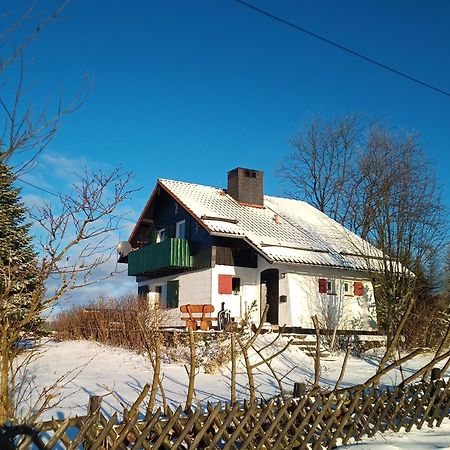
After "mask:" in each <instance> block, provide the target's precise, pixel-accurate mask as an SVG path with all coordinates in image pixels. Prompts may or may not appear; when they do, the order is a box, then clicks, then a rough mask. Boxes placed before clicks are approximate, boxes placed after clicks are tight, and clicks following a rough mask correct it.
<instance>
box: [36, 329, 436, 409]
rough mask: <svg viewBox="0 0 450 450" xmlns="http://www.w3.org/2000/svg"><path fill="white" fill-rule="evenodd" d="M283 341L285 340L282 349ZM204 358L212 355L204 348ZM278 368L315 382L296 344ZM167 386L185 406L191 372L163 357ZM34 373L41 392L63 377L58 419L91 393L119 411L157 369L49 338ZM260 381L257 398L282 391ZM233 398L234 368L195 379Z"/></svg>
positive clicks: (327, 378)
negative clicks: (206, 352)
mask: <svg viewBox="0 0 450 450" xmlns="http://www.w3.org/2000/svg"><path fill="white" fill-rule="evenodd" d="M271 339H272V337H270V336H267V335H264V336H260V337H259V338H258V343H259V344H260V345H262V344H263V343H264V342H267V340H271ZM282 345H283V342H282V339H280V340H279V341H278V342H277V347H276V348H275V349H274V350H273V351H276V349H277V348H279V347H281V346H282ZM178 352H179V354H180V355H179V356H180V358H179V359H182V357H183V353H184V356H186V355H187V352H188V350H187V349H186V348H179V349H178ZM199 353H202V354H201V355H199V356H202V357H203V359H208V355H207V354H205V351H202V352H199ZM431 357H432V355H431V354H424V355H421V356H419V357H416V358H415V359H414V360H411V361H410V362H408V363H407V364H406V365H404V366H403V374H404V376H405V377H406V376H409V375H410V374H411V373H413V372H414V371H415V370H416V369H417V368H419V367H422V366H423V365H424V364H426V363H427V362H428V361H429V360H430V359H431ZM342 360H343V354H339V355H335V356H330V357H326V358H323V359H322V360H321V361H322V376H321V384H322V386H323V387H325V388H332V387H334V385H335V383H336V380H337V378H338V376H339V372H340V370H341V365H342ZM378 361H379V353H378V354H377V353H376V352H374V353H372V354H366V355H365V356H364V357H363V358H356V357H350V358H349V361H348V365H347V370H346V374H345V377H344V382H343V383H342V386H343V387H345V386H349V385H354V384H358V383H361V382H364V381H365V380H367V379H368V378H369V377H370V376H371V375H373V374H374V373H375V371H376V368H377V365H378ZM240 363H241V364H239V365H238V376H237V390H238V397H239V398H241V399H243V398H245V397H248V391H247V385H248V382H247V378H246V375H245V371H244V368H243V365H242V362H240ZM273 367H274V369H275V370H276V372H277V373H280V374H282V373H283V374H284V373H287V372H289V371H291V372H290V373H289V374H288V375H287V376H286V378H285V379H284V380H283V384H284V386H285V388H286V389H287V390H291V389H292V385H293V383H294V382H296V381H297V382H301V381H303V382H306V383H311V382H312V380H313V377H314V367H313V359H312V358H311V357H309V356H307V355H306V354H305V353H304V352H303V351H301V350H299V349H298V348H296V347H295V346H291V347H289V349H288V350H287V351H286V352H284V353H283V354H282V355H281V356H279V357H278V358H277V359H276V360H274V363H273ZM162 371H163V374H164V379H163V384H164V388H165V393H166V396H167V399H168V402H169V404H170V405H171V406H175V407H176V406H178V405H179V404H180V403H181V404H183V403H184V402H185V400H186V391H187V384H188V377H187V371H186V368H185V366H184V364H183V363H182V362H178V363H174V362H173V361H172V362H170V361H169V360H168V358H167V357H165V358H164V362H163V365H162ZM29 375H30V377H31V378H32V380H33V383H34V384H35V386H36V387H37V391H39V390H42V389H43V388H46V387H48V386H51V385H53V384H55V383H56V382H57V380H59V379H61V378H63V379H62V380H61V381H59V384H60V389H59V390H60V392H61V395H62V399H61V400H60V402H59V404H58V405H57V406H55V407H54V408H52V409H51V410H49V411H47V412H46V413H45V418H50V417H51V416H55V417H57V418H62V417H67V416H74V415H83V414H85V413H86V405H87V402H88V398H89V395H103V396H104V400H103V411H104V413H105V414H106V415H108V416H110V415H111V414H113V413H114V412H115V411H117V412H118V413H119V415H120V413H121V412H122V411H123V406H126V405H130V404H131V403H133V401H134V400H135V399H136V398H137V396H138V394H139V393H140V392H141V390H142V388H143V387H144V385H145V384H146V383H150V382H151V376H152V371H151V368H150V363H149V361H148V360H147V359H146V358H145V357H144V356H143V355H139V354H137V353H134V352H132V351H129V350H125V349H121V348H114V347H108V346H105V345H101V344H98V343H95V342H90V341H68V342H56V341H49V342H47V343H46V344H45V345H44V346H43V348H42V351H41V352H40V355H39V356H38V357H37V358H36V359H35V360H34V361H33V362H32V363H31V365H30V367H29ZM401 380H402V378H401V373H400V372H399V371H398V370H394V371H392V372H391V373H389V374H388V375H386V376H385V377H384V378H383V379H382V382H383V384H388V385H396V384H398V383H399V382H400V381H401ZM255 383H256V386H257V389H258V396H259V397H263V398H268V397H271V396H273V395H276V394H279V391H278V385H277V383H276V381H275V380H274V379H273V376H272V375H271V374H270V371H269V369H268V368H267V367H266V366H265V365H262V366H259V367H258V368H257V369H255ZM229 398H230V370H229V367H228V366H225V367H222V368H220V369H218V370H217V371H216V373H214V374H207V373H202V372H200V373H199V374H198V375H197V377H196V399H195V400H196V401H198V402H206V401H211V402H216V401H227V400H229Z"/></svg>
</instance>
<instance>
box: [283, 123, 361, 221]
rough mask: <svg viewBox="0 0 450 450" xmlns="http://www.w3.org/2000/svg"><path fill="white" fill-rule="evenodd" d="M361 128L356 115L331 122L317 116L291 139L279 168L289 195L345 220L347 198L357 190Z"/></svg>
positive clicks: (348, 206) (336, 218) (349, 205)
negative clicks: (354, 176)
mask: <svg viewBox="0 0 450 450" xmlns="http://www.w3.org/2000/svg"><path fill="white" fill-rule="evenodd" d="M360 127H361V122H360V120H359V118H358V116H357V115H356V114H348V115H346V116H343V117H338V118H332V119H331V120H329V121H327V120H325V119H323V118H322V117H320V116H316V117H314V118H313V119H312V121H311V122H310V124H309V126H308V127H307V129H305V130H302V131H300V132H299V133H298V134H297V135H296V136H295V137H294V138H292V139H291V140H290V146H291V151H290V153H289V154H288V155H287V156H286V158H285V160H284V161H282V163H281V166H280V169H279V171H278V175H279V177H280V178H281V179H282V180H283V181H284V182H285V186H286V193H287V195H289V196H290V197H292V198H296V199H299V200H305V201H306V202H308V203H310V204H311V205H313V206H315V207H316V208H317V209H319V210H320V211H322V212H324V213H325V214H327V215H329V216H330V217H331V218H333V219H335V220H337V221H339V222H345V221H346V218H347V215H348V213H349V210H350V208H351V203H349V202H348V199H349V197H352V196H353V194H354V193H355V192H354V190H355V187H354V186H352V185H351V171H352V160H353V157H354V156H355V153H356V152H357V149H358V145H359V140H360Z"/></svg>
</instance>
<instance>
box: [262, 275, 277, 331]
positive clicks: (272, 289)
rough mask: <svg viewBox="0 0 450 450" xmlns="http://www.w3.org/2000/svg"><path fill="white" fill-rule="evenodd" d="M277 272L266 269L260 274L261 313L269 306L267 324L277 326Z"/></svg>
mask: <svg viewBox="0 0 450 450" xmlns="http://www.w3.org/2000/svg"><path fill="white" fill-rule="evenodd" d="M279 278H280V276H279V270H278V269H267V270H263V271H262V272H261V312H262V311H263V309H264V307H265V305H269V310H268V311H267V322H269V323H271V324H272V325H278V306H279Z"/></svg>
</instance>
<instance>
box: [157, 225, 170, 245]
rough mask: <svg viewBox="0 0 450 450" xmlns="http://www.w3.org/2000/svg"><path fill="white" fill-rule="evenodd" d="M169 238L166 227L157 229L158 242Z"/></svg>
mask: <svg viewBox="0 0 450 450" xmlns="http://www.w3.org/2000/svg"><path fill="white" fill-rule="evenodd" d="M166 238H167V233H166V229H165V228H161V229H160V230H157V231H156V243H158V242H162V241H165V240H166Z"/></svg>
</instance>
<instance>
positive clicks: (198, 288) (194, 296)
mask: <svg viewBox="0 0 450 450" xmlns="http://www.w3.org/2000/svg"><path fill="white" fill-rule="evenodd" d="M211 277H212V269H205V270H197V271H193V272H185V273H180V274H176V275H171V276H167V277H160V278H154V279H152V280H146V281H141V282H140V283H139V286H145V285H147V286H149V289H150V294H149V299H151V298H152V293H151V292H152V291H154V288H155V286H164V285H165V284H166V283H167V282H168V281H173V280H178V281H179V282H180V285H179V306H181V305H187V304H208V303H211V279H212V278H211ZM175 311H176V312H177V314H175ZM171 316H172V317H181V313H180V312H179V309H177V310H173V312H172V314H171ZM171 325H172V326H182V325H184V322H183V321H181V320H174V321H173V323H171Z"/></svg>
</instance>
